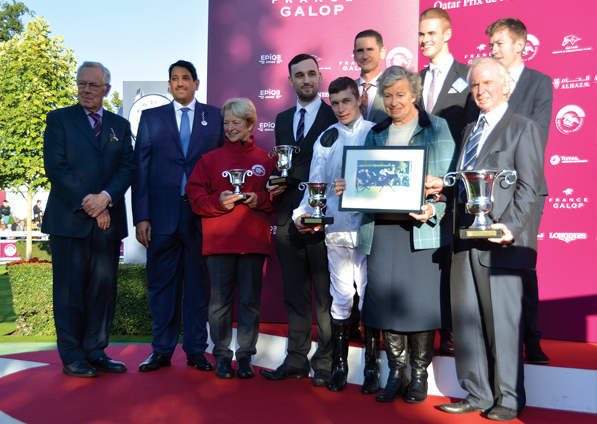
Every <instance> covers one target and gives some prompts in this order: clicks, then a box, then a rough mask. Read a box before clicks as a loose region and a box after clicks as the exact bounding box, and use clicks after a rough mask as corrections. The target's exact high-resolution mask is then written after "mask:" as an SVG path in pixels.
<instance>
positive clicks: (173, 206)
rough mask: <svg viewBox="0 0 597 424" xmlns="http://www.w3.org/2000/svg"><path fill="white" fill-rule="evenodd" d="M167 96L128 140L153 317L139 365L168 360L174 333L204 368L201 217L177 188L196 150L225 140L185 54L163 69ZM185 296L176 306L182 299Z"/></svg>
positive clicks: (191, 360) (192, 362)
mask: <svg viewBox="0 0 597 424" xmlns="http://www.w3.org/2000/svg"><path fill="white" fill-rule="evenodd" d="M168 87H169V88H170V92H171V93H172V97H174V101H173V102H172V103H170V104H168V105H165V106H160V107H157V108H154V109H148V110H145V111H143V113H142V115H141V121H140V123H139V131H138V136H137V140H136V146H135V178H134V182H133V220H134V224H135V226H136V235H137V240H138V241H139V243H141V244H142V245H143V246H145V247H146V248H147V288H148V291H149V304H150V307H151V314H152V316H153V327H152V332H153V341H152V343H151V346H152V353H151V355H150V357H149V358H148V359H147V361H145V362H143V363H142V364H141V365H140V366H139V370H140V371H155V370H158V369H159V368H160V367H163V366H168V365H170V359H171V358H172V354H173V353H174V349H175V348H176V344H177V342H178V336H179V334H180V319H181V315H182V316H183V328H184V332H183V339H182V348H183V350H184V351H185V353H186V354H187V365H189V366H194V367H195V368H196V369H198V370H202V371H211V370H213V369H214V367H213V364H212V363H211V362H209V361H208V359H207V358H206V357H205V349H206V348H207V328H206V321H207V307H208V300H209V290H208V274H207V268H206V264H205V260H204V258H203V255H202V253H201V245H202V241H203V240H202V238H203V237H202V230H201V218H200V217H199V216H197V215H195V214H194V213H193V212H192V211H191V206H190V205H189V200H188V198H187V195H186V194H185V191H184V188H185V185H186V182H187V179H188V178H189V177H190V176H191V172H192V171H193V168H195V164H196V163H197V161H198V160H199V158H200V157H201V155H203V154H204V153H207V152H209V151H211V150H214V149H216V148H218V147H220V146H221V145H222V144H223V143H224V136H223V131H222V129H223V121H222V115H221V113H220V109H218V108H216V107H213V106H209V105H205V104H202V103H199V102H197V101H196V100H195V91H197V88H198V87H199V80H198V79H197V71H196V70H195V67H194V66H193V64H192V63H190V62H186V61H184V60H179V61H178V62H176V63H174V64H172V65H171V66H170V69H169V81H168ZM183 294H184V301H183V302H184V303H183V305H182V311H181V301H182V298H183Z"/></svg>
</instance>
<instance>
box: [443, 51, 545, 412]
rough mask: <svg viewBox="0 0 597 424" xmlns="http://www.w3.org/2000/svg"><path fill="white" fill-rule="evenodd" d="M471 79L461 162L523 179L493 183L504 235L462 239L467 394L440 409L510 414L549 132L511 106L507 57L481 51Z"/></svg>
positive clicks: (456, 289)
mask: <svg viewBox="0 0 597 424" xmlns="http://www.w3.org/2000/svg"><path fill="white" fill-rule="evenodd" d="M469 83H470V86H471V93H472V96H473V98H474V99H475V102H476V103H477V105H478V106H479V109H480V110H481V112H480V113H479V118H478V121H477V122H473V123H471V124H469V125H468V126H467V127H466V128H465V130H464V136H463V139H462V140H463V142H462V148H461V149H460V153H459V156H458V159H457V162H456V163H457V165H456V168H457V169H458V170H471V169H472V170H480V169H498V170H511V171H516V172H517V173H518V175H517V176H518V179H517V181H516V182H515V183H514V184H511V185H509V184H507V183H506V182H505V181H504V177H503V176H502V177H498V178H497V179H496V181H495V184H494V186H493V208H492V211H491V215H490V219H489V224H490V227H491V228H493V229H501V230H502V231H503V235H502V236H501V237H499V238H497V237H496V238H489V239H486V240H484V239H460V238H457V239H456V240H455V253H454V258H453V260H452V270H451V272H452V276H451V279H450V282H451V287H450V292H451V301H452V325H453V329H454V345H455V348H456V357H455V358H456V375H457V377H458V382H459V383H460V386H461V387H462V388H463V389H464V390H466V391H467V392H468V395H467V396H466V398H465V399H464V400H463V401H461V402H458V403H450V404H445V405H441V406H440V409H442V410H443V411H446V412H449V413H453V414H465V413H470V412H480V411H485V412H488V414H487V417H488V418H489V419H491V420H495V421H508V420H513V419H514V418H516V417H517V416H518V414H520V412H521V411H522V409H523V408H524V406H525V403H526V398H525V392H524V370H523V361H522V284H523V276H524V274H525V270H526V269H528V268H532V267H534V266H535V262H536V260H537V232H536V231H535V228H536V227H535V222H534V221H535V213H534V210H535V203H536V202H537V197H538V192H539V187H540V186H541V182H542V180H543V165H544V144H543V137H544V135H543V131H542V130H541V127H540V126H539V125H538V124H537V123H536V122H535V121H532V120H530V119H528V118H525V117H523V116H521V115H518V114H515V113H513V112H512V110H511V109H510V108H509V106H508V96H509V95H510V89H509V84H508V71H507V70H506V68H505V67H504V66H503V65H502V64H501V63H499V62H497V61H496V60H494V59H490V58H481V59H476V60H475V61H474V62H473V64H472V67H471V73H470V77H469ZM455 192H456V193H458V192H459V190H455ZM462 200H464V199H461V198H460V196H458V197H457V199H456V203H457V207H456V211H457V221H456V222H457V223H458V225H457V228H462V227H468V226H470V225H471V223H472V221H473V219H474V215H472V214H466V213H465V204H464V203H463V202H462ZM457 237H458V236H457Z"/></svg>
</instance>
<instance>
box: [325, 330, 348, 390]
mask: <svg viewBox="0 0 597 424" xmlns="http://www.w3.org/2000/svg"><path fill="white" fill-rule="evenodd" d="M348 321H349V320H336V319H333V320H332V347H333V349H334V351H333V362H332V377H331V378H330V384H328V390H331V391H332V392H339V391H341V390H343V389H344V387H345V386H346V379H347V377H348Z"/></svg>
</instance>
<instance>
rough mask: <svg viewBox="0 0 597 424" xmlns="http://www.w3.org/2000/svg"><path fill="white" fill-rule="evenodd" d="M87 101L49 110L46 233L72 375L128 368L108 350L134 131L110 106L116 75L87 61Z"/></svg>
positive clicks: (63, 354)
mask: <svg viewBox="0 0 597 424" xmlns="http://www.w3.org/2000/svg"><path fill="white" fill-rule="evenodd" d="M77 87H78V89H79V92H78V99H79V102H78V104H76V105H75V106H71V107H66V108H62V109H58V110H55V111H52V112H50V113H48V116H47V125H46V131H45V134H44V167H45V170H46V175H47V176H48V179H49V180H50V182H51V183H52V190H51V191H50V196H49V198H48V205H47V208H46V213H45V215H44V220H43V225H42V231H43V232H44V233H47V234H50V246H51V248H52V262H53V274H54V278H53V281H54V284H53V294H54V297H53V300H54V320H55V322H56V335H57V339H58V340H57V342H58V353H59V354H60V359H61V360H62V363H63V364H64V368H63V369H62V370H63V372H64V373H65V374H68V375H71V376H73V377H95V376H97V371H102V372H110V373H118V372H124V371H126V366H125V365H124V364H123V363H122V362H118V361H113V360H112V359H110V358H108V356H107V355H106V353H105V352H104V349H105V348H106V347H107V346H108V337H109V335H110V328H111V327H112V321H113V318H114V308H115V303H116V271H117V269H118V258H119V255H120V244H121V240H122V239H123V238H124V237H126V236H127V226H126V211H125V205H124V193H125V192H126V191H127V189H128V188H129V186H130V185H131V182H132V180H133V147H132V145H131V127H130V125H129V123H128V121H126V120H125V119H123V118H122V117H120V116H117V115H114V114H113V113H110V112H108V111H107V110H105V109H104V108H103V107H102V99H103V98H104V97H106V96H107V95H108V92H109V91H110V71H108V69H106V68H105V67H104V66H103V65H102V64H101V63H97V62H84V63H83V64H82V65H81V67H80V68H79V70H78V72H77Z"/></svg>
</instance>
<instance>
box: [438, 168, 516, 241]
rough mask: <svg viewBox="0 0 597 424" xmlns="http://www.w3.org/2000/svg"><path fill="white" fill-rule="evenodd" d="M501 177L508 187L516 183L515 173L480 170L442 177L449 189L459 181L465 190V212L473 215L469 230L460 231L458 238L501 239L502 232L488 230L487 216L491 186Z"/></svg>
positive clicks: (490, 200)
mask: <svg viewBox="0 0 597 424" xmlns="http://www.w3.org/2000/svg"><path fill="white" fill-rule="evenodd" d="M501 176H503V177H504V181H505V182H506V183H507V184H508V185H512V184H514V183H515V182H516V179H517V178H518V177H517V174H516V171H510V170H504V171H495V170H487V169H481V170H479V171H474V170H473V171H457V172H449V173H447V174H446V175H445V176H444V185H446V186H447V187H451V186H453V185H454V184H456V181H457V180H458V179H461V180H462V182H463V184H464V189H465V190H466V198H467V201H466V212H467V213H469V214H474V215H475V220H474V222H473V224H472V225H471V226H470V227H469V228H461V229H460V238H462V239H467V238H468V239H470V238H474V239H476V238H493V237H501V236H502V230H499V229H498V230H494V229H491V228H489V225H490V224H489V222H488V220H487V214H488V213H489V212H491V209H492V208H493V186H494V184H495V182H496V180H497V179H498V178H499V177H501Z"/></svg>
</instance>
